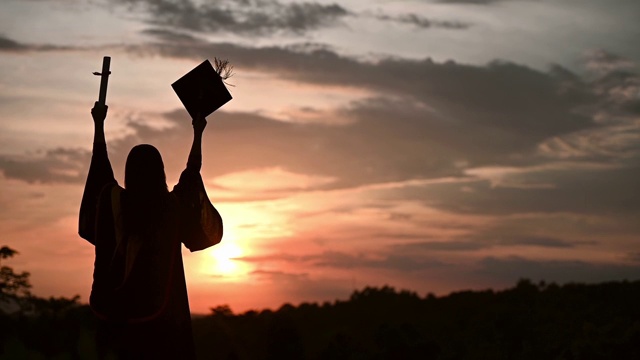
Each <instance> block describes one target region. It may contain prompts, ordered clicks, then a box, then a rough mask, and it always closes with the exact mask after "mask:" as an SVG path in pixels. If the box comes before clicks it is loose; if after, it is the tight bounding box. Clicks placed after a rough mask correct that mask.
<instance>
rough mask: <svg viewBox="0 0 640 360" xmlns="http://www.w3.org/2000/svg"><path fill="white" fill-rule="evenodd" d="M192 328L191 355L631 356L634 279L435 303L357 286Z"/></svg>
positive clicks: (638, 343) (639, 314)
mask: <svg viewBox="0 0 640 360" xmlns="http://www.w3.org/2000/svg"><path fill="white" fill-rule="evenodd" d="M193 324H194V332H195V334H196V336H197V338H196V343H197V350H198V355H199V358H200V359H354V360H355V359H567V360H568V359H640V281H635V282H626V281H625V282H611V283H603V284H593V285H586V284H567V285H563V286H559V285H556V284H545V283H543V282H541V283H539V284H534V283H532V282H531V281H529V280H521V281H520V282H518V284H517V285H516V286H515V287H514V288H511V289H507V290H503V291H497V292H496V291H492V290H487V291H462V292H456V293H452V294H450V295H448V296H443V297H436V296H434V295H427V296H426V297H420V296H418V295H417V294H416V293H415V292H410V291H399V292H398V291H395V290H394V289H393V288H391V287H383V288H371V287H367V288H365V289H364V290H361V291H355V292H354V293H353V294H352V295H351V297H350V299H349V300H347V301H335V302H333V303H324V304H321V305H320V304H315V303H311V304H309V303H303V304H301V305H299V306H291V305H288V304H285V305H283V306H282V307H281V308H280V309H278V310H277V311H269V310H265V311H262V312H259V313H258V312H254V311H249V312H246V313H244V314H241V315H233V314H231V313H230V311H229V309H228V308H227V307H218V308H214V309H212V314H211V315H209V316H206V317H202V318H198V319H196V320H194V323H193Z"/></svg>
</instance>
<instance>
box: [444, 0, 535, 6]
mask: <svg viewBox="0 0 640 360" xmlns="http://www.w3.org/2000/svg"><path fill="white" fill-rule="evenodd" d="M504 1H514V0H436V2H440V3H446V4H468V5H489V4H493V3H498V2H504ZM516 1H517V0H516ZM520 1H522V0H520ZM529 1H539V0H529Z"/></svg>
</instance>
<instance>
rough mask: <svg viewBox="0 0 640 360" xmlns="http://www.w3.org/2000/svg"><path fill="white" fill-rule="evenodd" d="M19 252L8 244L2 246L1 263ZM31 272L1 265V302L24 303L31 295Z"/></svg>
mask: <svg viewBox="0 0 640 360" xmlns="http://www.w3.org/2000/svg"><path fill="white" fill-rule="evenodd" d="M16 254H18V252H17V251H16V250H14V249H12V248H10V247H8V246H3V247H2V248H0V265H2V261H3V260H5V259H9V258H12V257H13V256H15V255H16ZM29 276H30V274H29V273H28V272H26V271H23V272H21V273H16V272H15V271H13V268H11V267H9V266H6V265H2V267H0V302H2V303H3V304H4V305H5V306H6V305H9V306H10V305H18V306H21V305H24V301H23V300H24V299H26V298H28V297H30V296H31V292H30V291H29V289H31V283H29Z"/></svg>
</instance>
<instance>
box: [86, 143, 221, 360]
mask: <svg viewBox="0 0 640 360" xmlns="http://www.w3.org/2000/svg"><path fill="white" fill-rule="evenodd" d="M200 166H201V158H200V157H194V156H190V158H189V161H188V163H187V167H186V169H185V170H184V171H183V172H182V174H181V176H180V180H179V182H178V184H177V185H176V186H175V187H174V188H173V190H172V191H171V192H170V193H169V194H168V195H167V196H166V198H163V200H162V201H161V202H159V203H161V204H162V209H163V210H162V211H159V212H158V215H157V219H154V222H153V226H152V227H151V229H150V230H149V231H146V232H145V233H143V234H142V235H131V234H129V233H128V232H127V229H126V228H125V227H124V226H123V216H122V214H123V203H126V201H125V200H124V199H125V198H126V197H127V193H126V190H125V189H123V188H122V187H120V186H119V185H118V183H117V181H116V180H115V178H114V176H113V170H112V168H111V163H110V162H109V158H108V156H107V149H106V144H94V146H93V155H92V158H91V165H90V168H89V174H88V176H87V182H86V185H85V189H84V194H83V197H82V203H81V206H80V217H79V234H80V236H81V237H83V238H84V239H86V240H88V241H89V242H90V243H92V244H93V245H94V246H95V254H96V256H95V265H94V274H93V278H94V281H93V285H92V290H91V296H90V301H89V303H90V305H91V307H92V309H93V310H94V313H95V314H96V315H97V317H98V319H99V321H100V326H99V329H98V335H97V342H98V344H97V347H98V351H99V353H101V355H102V356H103V357H113V356H115V357H116V358H119V359H123V358H131V359H157V358H167V359H169V358H175V359H178V358H179V359H195V349H194V345H193V335H192V331H191V315H190V310H189V301H188V298H187V288H186V283H185V276H184V268H183V263H182V254H181V243H182V244H185V246H186V247H187V248H188V249H189V250H191V251H197V250H202V249H205V248H207V247H210V246H212V245H214V244H217V243H218V242H220V240H221V238H222V219H221V217H220V214H219V213H218V211H217V210H216V209H215V208H214V207H213V205H212V204H211V202H210V201H209V198H208V196H207V194H206V191H205V188H204V184H203V182H202V177H201V176H200Z"/></svg>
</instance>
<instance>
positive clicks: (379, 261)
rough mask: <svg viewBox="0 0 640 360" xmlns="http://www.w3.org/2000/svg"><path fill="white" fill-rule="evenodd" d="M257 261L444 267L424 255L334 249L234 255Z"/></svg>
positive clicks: (412, 268)
mask: <svg viewBox="0 0 640 360" xmlns="http://www.w3.org/2000/svg"><path fill="white" fill-rule="evenodd" d="M237 260H240V261H247V262H253V263H260V264H269V263H279V262H284V263H291V264H297V265H299V266H302V267H304V268H309V267H321V268H322V267H329V268H333V269H379V270H391V271H399V272H407V271H421V270H425V269H432V268H440V267H443V266H447V264H446V263H443V262H441V261H439V260H436V259H433V258H429V257H426V256H422V255H418V256H409V255H401V254H394V253H370V254H348V253H344V252H338V251H325V252H322V253H319V254H310V255H290V254H269V255H264V256H247V257H241V258H237Z"/></svg>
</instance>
